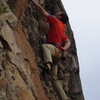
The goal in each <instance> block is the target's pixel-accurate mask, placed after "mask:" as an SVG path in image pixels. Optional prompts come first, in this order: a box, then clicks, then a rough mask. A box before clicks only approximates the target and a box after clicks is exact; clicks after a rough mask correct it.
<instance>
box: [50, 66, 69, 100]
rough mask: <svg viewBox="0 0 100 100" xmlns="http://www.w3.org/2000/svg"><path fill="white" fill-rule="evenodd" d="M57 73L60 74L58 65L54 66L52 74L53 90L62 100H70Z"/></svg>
mask: <svg viewBox="0 0 100 100" xmlns="http://www.w3.org/2000/svg"><path fill="white" fill-rule="evenodd" d="M57 72H58V66H57V64H56V65H53V67H52V72H51V84H52V86H53V89H54V90H55V91H56V93H57V95H58V96H59V98H60V100H69V98H68V96H67V95H66V93H65V91H64V89H63V88H62V85H61V83H60V82H59V80H58V77H57Z"/></svg>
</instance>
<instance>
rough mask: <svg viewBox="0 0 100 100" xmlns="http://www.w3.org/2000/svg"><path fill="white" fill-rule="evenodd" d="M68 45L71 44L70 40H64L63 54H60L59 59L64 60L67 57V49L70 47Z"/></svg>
mask: <svg viewBox="0 0 100 100" xmlns="http://www.w3.org/2000/svg"><path fill="white" fill-rule="evenodd" d="M70 45H71V42H70V40H69V39H68V38H67V40H65V41H64V47H63V50H64V51H63V52H62V57H61V59H62V60H65V59H66V56H67V53H68V52H67V49H68V48H69V47H70Z"/></svg>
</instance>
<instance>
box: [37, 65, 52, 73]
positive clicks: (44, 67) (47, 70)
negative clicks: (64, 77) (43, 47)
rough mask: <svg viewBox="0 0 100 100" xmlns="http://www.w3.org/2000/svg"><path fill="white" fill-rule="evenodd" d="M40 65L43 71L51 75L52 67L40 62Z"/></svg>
mask: <svg viewBox="0 0 100 100" xmlns="http://www.w3.org/2000/svg"><path fill="white" fill-rule="evenodd" d="M38 66H39V67H40V68H41V69H42V70H43V71H45V72H46V73H47V74H48V75H50V73H51V68H50V67H48V66H44V65H42V64H39V65H38Z"/></svg>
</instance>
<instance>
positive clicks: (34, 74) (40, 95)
mask: <svg viewBox="0 0 100 100" xmlns="http://www.w3.org/2000/svg"><path fill="white" fill-rule="evenodd" d="M30 1H31V0H0V100H59V98H58V96H57V94H56V93H55V91H54V90H53V88H52V86H51V83H50V81H49V79H48V77H47V76H46V75H45V74H44V72H43V71H42V70H41V69H40V68H39V67H38V63H43V61H42V52H41V44H43V43H45V35H46V33H47V30H48V25H47V23H46V22H45V21H44V20H43V18H42V16H41V15H40V14H39V13H38V12H37V11H36V9H35V8H34V5H33V4H32V2H30ZM36 1H38V2H39V3H40V4H41V6H43V7H44V8H45V9H46V10H47V11H48V12H49V13H50V14H55V13H56V12H57V11H65V10H64V8H63V5H62V3H61V1H60V0H36ZM67 26H68V30H67V31H66V34H67V35H68V36H69V38H70V40H71V43H72V44H71V47H70V49H69V51H68V55H67V56H66V59H65V60H64V61H62V60H61V61H60V63H59V72H58V77H59V80H60V81H61V83H62V86H63V88H64V90H65V92H66V94H67V95H68V96H69V97H70V98H71V100H84V97H83V93H82V87H81V81H80V77H79V64H78V58H77V53H76V47H75V41H74V38H73V32H72V30H71V28H70V25H69V23H68V24H67Z"/></svg>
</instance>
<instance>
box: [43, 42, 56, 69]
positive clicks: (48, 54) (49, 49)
mask: <svg viewBox="0 0 100 100" xmlns="http://www.w3.org/2000/svg"><path fill="white" fill-rule="evenodd" d="M42 51H43V59H44V64H45V65H46V66H47V67H48V68H49V69H51V64H52V63H53V60H52V56H54V55H55V53H56V47H55V46H54V45H51V44H43V45H42Z"/></svg>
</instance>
